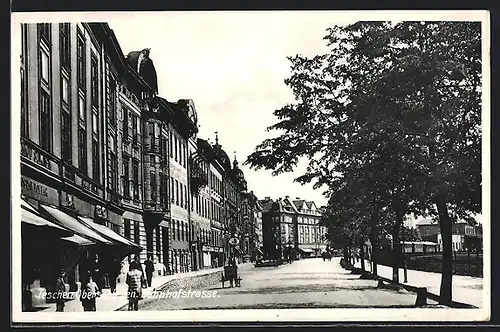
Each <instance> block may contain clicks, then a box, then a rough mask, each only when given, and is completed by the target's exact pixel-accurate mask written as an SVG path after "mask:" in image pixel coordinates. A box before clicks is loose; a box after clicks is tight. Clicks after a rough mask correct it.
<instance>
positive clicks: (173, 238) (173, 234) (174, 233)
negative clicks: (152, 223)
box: [172, 220, 177, 240]
mask: <svg viewBox="0 0 500 332" xmlns="http://www.w3.org/2000/svg"><path fill="white" fill-rule="evenodd" d="M172 230H173V231H172V240H175V235H176V233H177V231H176V228H175V220H173V222H172Z"/></svg>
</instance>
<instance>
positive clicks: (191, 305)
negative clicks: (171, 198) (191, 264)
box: [124, 258, 432, 310]
mask: <svg viewBox="0 0 500 332" xmlns="http://www.w3.org/2000/svg"><path fill="white" fill-rule="evenodd" d="M339 260H340V258H334V259H332V261H330V262H329V261H326V262H324V261H323V260H322V259H321V258H309V259H303V260H300V261H295V262H293V263H292V264H286V265H282V266H279V267H262V268H254V267H252V268H251V269H250V270H248V271H244V272H242V273H240V276H241V278H242V282H241V287H239V288H227V287H228V285H229V283H228V282H226V288H224V289H222V286H221V283H220V282H219V283H217V284H214V285H211V286H208V287H203V288H200V289H197V290H196V291H198V290H199V291H212V292H213V291H216V292H217V293H216V296H215V297H214V298H201V297H199V296H198V297H195V296H190V297H186V298H156V299H147V300H143V301H141V302H140V303H139V310H188V309H198V310H199V309H266V308H267V309H284V308H342V307H347V308H376V307H378V308H394V307H399V308H404V307H406V308H409V307H413V305H414V304H415V299H416V294H413V293H409V292H406V291H404V290H402V291H395V290H389V289H377V288H376V286H377V282H376V281H373V280H360V279H359V275H352V274H350V272H349V271H346V270H344V269H342V268H341V267H340V265H339ZM183 291H186V292H187V291H188V289H183ZM191 291H195V290H194V289H192V290H191ZM428 303H429V304H432V301H429V302H428ZM124 310H126V308H125V309H124Z"/></svg>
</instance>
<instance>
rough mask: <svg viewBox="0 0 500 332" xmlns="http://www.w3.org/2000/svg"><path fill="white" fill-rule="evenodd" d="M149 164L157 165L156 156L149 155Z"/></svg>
mask: <svg viewBox="0 0 500 332" xmlns="http://www.w3.org/2000/svg"><path fill="white" fill-rule="evenodd" d="M149 164H150V165H151V167H156V156H149Z"/></svg>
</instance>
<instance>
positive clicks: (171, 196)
mask: <svg viewBox="0 0 500 332" xmlns="http://www.w3.org/2000/svg"><path fill="white" fill-rule="evenodd" d="M174 186H175V184H174V178H172V177H170V188H171V190H170V201H171V202H172V203H174V202H175V197H174V192H175V188H174Z"/></svg>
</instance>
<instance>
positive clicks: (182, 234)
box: [181, 222, 186, 241]
mask: <svg viewBox="0 0 500 332" xmlns="http://www.w3.org/2000/svg"><path fill="white" fill-rule="evenodd" d="M184 226H185V225H184V223H183V222H182V223H181V240H182V241H184V236H185V232H186V228H185V227H184Z"/></svg>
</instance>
